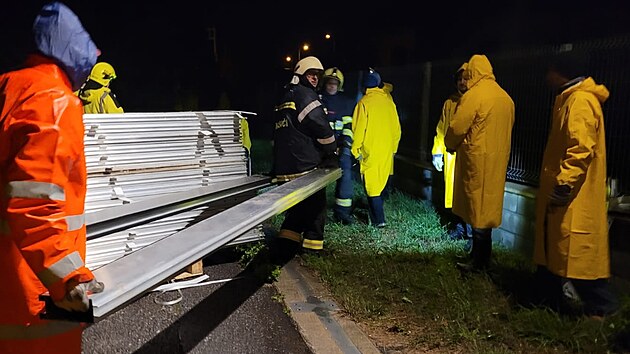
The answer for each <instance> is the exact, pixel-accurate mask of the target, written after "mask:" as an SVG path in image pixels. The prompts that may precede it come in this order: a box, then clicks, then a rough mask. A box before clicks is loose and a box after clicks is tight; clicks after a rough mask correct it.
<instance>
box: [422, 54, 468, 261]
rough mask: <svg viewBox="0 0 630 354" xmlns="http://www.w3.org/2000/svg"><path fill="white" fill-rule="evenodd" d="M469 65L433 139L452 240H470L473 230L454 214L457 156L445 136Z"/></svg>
mask: <svg viewBox="0 0 630 354" xmlns="http://www.w3.org/2000/svg"><path fill="white" fill-rule="evenodd" d="M467 66H468V63H464V64H462V65H461V66H460V67H459V69H458V70H457V72H456V73H455V75H454V78H455V88H456V91H455V92H454V93H453V94H451V95H450V96H449V98H447V99H446V101H444V104H443V105H442V114H441V115H440V120H439V121H438V124H437V126H436V128H435V136H434V137H433V148H432V149H431V154H432V158H433V160H432V161H433V166H434V167H435V169H436V170H437V171H439V172H442V171H443V172H444V208H445V209H447V211H449V212H450V213H451V216H452V219H453V223H454V224H455V225H454V227H455V228H454V229H453V230H451V231H450V233H449V236H450V238H452V239H465V240H470V238H471V237H472V228H471V227H470V225H469V224H466V222H464V220H462V218H461V217H459V216H457V215H455V214H452V210H451V208H452V207H453V181H454V179H455V156H456V154H455V153H454V152H453V153H450V152H448V151H446V146H444V134H446V129H448V125H449V123H450V122H451V117H452V116H453V114H454V113H455V108H456V107H457V103H459V99H460V98H461V97H462V95H463V94H464V92H466V90H468V87H466V79H465V78H464V70H466V67H467ZM470 246H471V245H470V244H467V247H466V248H467V249H469V248H470Z"/></svg>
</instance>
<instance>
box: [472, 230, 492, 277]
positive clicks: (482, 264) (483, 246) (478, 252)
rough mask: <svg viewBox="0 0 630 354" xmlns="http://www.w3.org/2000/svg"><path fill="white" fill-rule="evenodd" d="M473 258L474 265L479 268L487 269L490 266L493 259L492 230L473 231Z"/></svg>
mask: <svg viewBox="0 0 630 354" xmlns="http://www.w3.org/2000/svg"><path fill="white" fill-rule="evenodd" d="M470 254H471V256H472V261H473V265H474V266H475V267H477V268H486V267H488V266H489V265H490V258H491V257H492V229H491V228H489V229H478V228H475V227H473V229H472V250H471V252H470Z"/></svg>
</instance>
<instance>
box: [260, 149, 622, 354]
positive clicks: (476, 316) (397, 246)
mask: <svg viewBox="0 0 630 354" xmlns="http://www.w3.org/2000/svg"><path fill="white" fill-rule="evenodd" d="M261 156H264V154H261ZM327 193H328V196H329V204H330V208H329V214H330V216H332V201H334V196H333V193H334V185H329V186H328V188H327ZM362 199H363V200H364V199H365V195H364V194H363V193H362V188H361V187H360V186H355V202H356V204H365V203H361V200H362ZM361 213H363V214H365V213H366V211H365V210H361V209H357V210H356V213H355V214H361ZM385 214H386V217H387V223H388V226H387V227H386V228H385V229H377V228H374V227H371V226H369V225H367V224H365V223H355V224H353V225H349V226H344V225H341V224H340V223H334V222H332V221H330V220H332V218H330V217H329V221H328V223H327V225H326V229H325V232H326V234H325V249H326V254H325V255H324V256H321V257H313V256H303V264H304V265H305V266H306V267H308V268H310V269H312V270H313V271H314V272H316V274H318V276H319V277H320V279H321V280H322V281H323V282H324V283H325V284H326V285H327V286H328V287H329V288H330V290H331V292H332V294H333V296H334V297H335V299H336V301H337V302H338V303H339V304H340V305H341V306H342V308H344V310H345V311H347V312H348V314H349V315H350V316H351V317H352V318H354V319H355V320H356V321H359V322H365V323H371V324H373V325H374V326H376V327H378V326H380V327H381V328H387V331H388V332H390V333H393V334H394V335H395V336H399V337H400V342H404V343H407V344H406V345H407V349H409V350H412V349H414V348H415V349H417V350H420V348H437V349H439V350H441V351H442V352H451V351H457V352H458V353H574V352H578V353H614V352H623V351H622V350H620V349H619V347H620V346H622V344H623V343H624V342H625V344H623V346H624V347H625V348H626V350H630V349H629V348H628V347H627V346H628V345H629V344H628V341H630V339H629V338H630V299H629V298H628V296H627V295H624V296H623V297H622V298H621V300H622V305H623V308H622V311H620V313H618V314H617V315H615V316H611V317H610V318H607V319H606V320H605V321H604V322H598V321H593V320H590V319H587V318H584V317H579V316H568V315H560V314H558V313H556V312H553V311H551V310H548V309H546V308H543V307H537V306H534V305H533V303H534V300H533V299H534V294H533V291H532V289H533V288H534V280H533V279H534V278H533V271H534V268H533V266H532V264H531V260H530V259H526V258H524V257H523V256H522V255H521V254H518V253H516V252H513V251H510V250H507V249H503V248H500V247H497V246H495V247H494V248H493V259H494V264H493V267H492V270H491V271H490V272H488V273H482V274H477V273H474V274H462V273H461V272H460V271H459V270H458V269H457V268H456V266H455V264H456V262H457V261H458V260H459V259H460V257H462V256H464V252H463V250H462V247H463V242H462V241H452V240H449V239H448V237H446V235H445V233H446V230H445V228H444V227H443V226H441V225H440V217H439V215H438V214H437V212H436V211H435V210H434V209H433V207H431V206H429V205H427V204H425V203H424V202H423V201H421V200H418V199H414V198H412V197H409V196H407V195H405V194H403V193H399V192H394V193H392V194H391V195H390V197H389V199H388V200H387V201H386V202H385ZM282 218H283V217H282V215H278V216H275V217H273V218H272V219H270V220H269V221H268V224H269V225H268V226H269V227H271V228H276V229H277V228H278V227H279V226H280V224H281V221H282Z"/></svg>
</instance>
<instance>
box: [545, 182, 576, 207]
mask: <svg viewBox="0 0 630 354" xmlns="http://www.w3.org/2000/svg"><path fill="white" fill-rule="evenodd" d="M570 200H571V187H569V186H567V185H557V186H554V187H553V189H552V190H551V193H550V194H549V201H550V202H551V204H552V205H556V206H565V205H567V204H569V201H570Z"/></svg>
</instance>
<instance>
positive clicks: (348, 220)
mask: <svg viewBox="0 0 630 354" xmlns="http://www.w3.org/2000/svg"><path fill="white" fill-rule="evenodd" d="M333 219H334V220H335V221H336V222H340V223H342V224H343V225H352V224H354V222H355V220H354V217H352V215H341V214H335V215H334V216H333Z"/></svg>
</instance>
